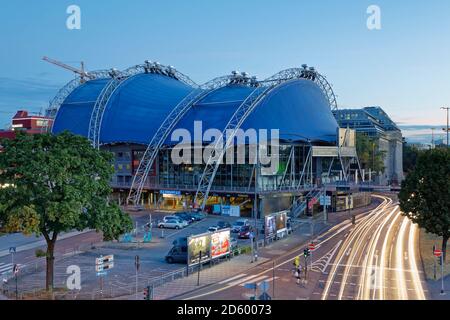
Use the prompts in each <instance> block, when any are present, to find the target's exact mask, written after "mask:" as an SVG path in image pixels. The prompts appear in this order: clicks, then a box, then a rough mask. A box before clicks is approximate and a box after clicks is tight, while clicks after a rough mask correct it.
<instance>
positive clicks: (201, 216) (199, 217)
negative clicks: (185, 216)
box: [190, 212, 206, 221]
mask: <svg viewBox="0 0 450 320" xmlns="http://www.w3.org/2000/svg"><path fill="white" fill-rule="evenodd" d="M190 215H191V217H192V218H194V220H195V221H200V220H203V219H205V218H206V214H204V213H203V212H192V213H190Z"/></svg>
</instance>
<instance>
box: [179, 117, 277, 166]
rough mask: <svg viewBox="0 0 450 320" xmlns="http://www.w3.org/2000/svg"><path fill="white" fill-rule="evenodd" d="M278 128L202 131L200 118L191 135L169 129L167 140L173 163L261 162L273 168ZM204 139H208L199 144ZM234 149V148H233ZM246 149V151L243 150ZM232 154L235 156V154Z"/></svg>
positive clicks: (275, 163) (180, 130) (212, 129)
mask: <svg viewBox="0 0 450 320" xmlns="http://www.w3.org/2000/svg"><path fill="white" fill-rule="evenodd" d="M279 135H280V134H279V129H270V134H269V130H267V129H259V130H256V129H251V128H250V129H247V130H245V131H244V130H243V129H240V128H239V129H229V130H225V134H222V131H220V130H219V129H215V128H209V129H207V130H205V132H203V123H202V121H194V132H193V136H192V134H191V132H190V131H189V130H187V129H176V130H174V131H173V132H172V135H171V141H172V142H176V143H177V144H176V145H175V146H174V148H173V149H172V153H171V160H172V162H173V163H174V164H176V165H180V164H208V163H216V162H220V163H224V164H257V163H259V164H261V165H263V166H266V167H267V166H270V170H271V171H273V172H276V170H277V169H278V165H279V146H280V142H279ZM205 142H207V143H208V142H209V144H207V145H206V146H205V147H203V145H204V143H205ZM235 150H236V152H235ZM247 150H248V154H247ZM235 155H236V156H235Z"/></svg>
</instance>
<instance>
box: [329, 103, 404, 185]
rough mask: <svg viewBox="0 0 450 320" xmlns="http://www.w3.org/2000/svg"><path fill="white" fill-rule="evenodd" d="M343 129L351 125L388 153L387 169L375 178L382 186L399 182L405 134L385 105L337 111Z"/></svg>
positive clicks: (336, 114) (380, 149)
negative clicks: (384, 108) (403, 134)
mask: <svg viewBox="0 0 450 320" xmlns="http://www.w3.org/2000/svg"><path fill="white" fill-rule="evenodd" d="M333 114H334V116H335V118H336V121H337V122H338V124H339V126H340V127H341V128H351V129H354V130H356V132H359V133H362V134H365V135H367V136H368V137H369V138H371V139H374V140H375V141H376V142H377V145H378V151H380V152H383V153H384V154H385V157H384V171H383V172H379V173H377V175H376V176H375V177H374V178H375V181H376V182H377V183H379V184H382V185H389V184H393V185H398V184H400V182H401V181H402V180H403V179H404V176H403V137H402V132H401V130H400V129H399V128H398V127H397V125H396V124H395V123H394V122H393V121H392V120H391V118H390V117H389V116H388V115H387V113H386V112H385V111H384V110H383V109H382V108H381V107H376V106H375V107H365V108H362V109H342V110H336V111H333Z"/></svg>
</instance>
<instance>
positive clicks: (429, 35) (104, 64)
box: [0, 0, 450, 139]
mask: <svg viewBox="0 0 450 320" xmlns="http://www.w3.org/2000/svg"><path fill="white" fill-rule="evenodd" d="M71 4H76V5H79V6H80V7H81V14H82V16H81V19H82V20H81V27H82V29H81V30H68V29H67V28H66V19H67V17H68V14H66V9H67V7H68V6H69V5H71ZM371 4H376V5H378V6H380V8H381V23H382V29H381V30H377V31H370V30H368V29H367V27H366V20H367V17H368V15H367V13H366V9H367V7H368V6H369V5H371ZM0 6H1V7H0V48H1V50H0V70H1V71H0V127H4V125H6V124H7V123H8V122H9V120H10V117H11V116H12V114H13V113H14V111H15V110H17V109H19V108H25V109H29V110H31V111H35V112H37V111H39V110H40V109H41V108H45V106H46V104H47V103H48V101H49V100H50V99H51V98H52V97H53V96H54V95H55V94H56V92H57V90H58V88H59V87H61V86H62V85H64V84H65V83H66V82H68V81H69V80H71V79H72V78H73V75H72V74H71V73H70V72H67V71H65V70H62V69H59V68H57V67H55V66H52V65H50V64H48V63H45V62H43V61H42V60H41V58H42V56H44V55H47V56H49V57H52V58H55V59H59V60H61V61H64V62H67V63H69V64H73V65H77V63H78V62H79V61H81V60H83V61H85V63H86V66H87V68H88V69H90V70H92V69H103V68H110V67H116V68H118V69H122V68H126V67H128V66H131V65H133V64H138V63H141V62H143V61H144V60H145V59H149V60H153V61H159V62H161V63H163V64H170V65H174V66H175V67H176V68H177V69H179V70H180V71H182V72H184V73H186V74H188V75H189V76H190V77H191V78H192V79H193V80H194V81H196V82H198V83H202V82H204V81H207V80H209V79H211V78H213V77H216V76H219V75H223V74H226V73H229V72H230V71H231V70H234V69H237V70H241V71H247V72H249V73H250V74H252V75H256V76H258V77H259V78H265V77H267V76H270V75H272V74H274V73H276V72H277V71H279V70H281V69H284V68H288V67H294V66H299V65H301V64H302V63H307V64H309V65H312V66H315V67H316V68H317V69H318V70H319V71H320V72H321V73H323V74H325V75H326V76H327V78H328V79H329V80H330V82H332V83H333V87H334V90H335V92H336V94H337V95H338V103H339V105H340V106H341V107H359V106H369V105H380V106H382V107H383V108H384V109H385V110H386V111H387V112H388V113H389V114H390V115H391V116H392V118H393V119H394V120H395V121H397V122H398V123H399V124H403V125H408V127H410V129H411V126H412V125H421V126H425V127H422V130H424V131H422V132H419V131H417V132H416V131H414V130H409V131H408V133H407V134H413V133H417V134H422V135H425V137H426V139H428V137H427V135H428V133H427V129H426V128H427V127H429V126H431V125H442V124H444V123H445V114H444V112H443V111H441V110H439V107H440V106H442V105H449V104H450V90H449V89H450V80H449V78H448V75H449V73H450V72H449V71H450V59H449V58H450V37H449V35H450V2H449V1H448V0H430V1H420V2H419V1H407V0H396V1H391V0H383V1H382V0H371V1H365V0H348V1H341V0H317V1H309V0H292V1H291V0H280V1H265V0H259V1H253V0H247V1H242V0H240V1H238V0H226V1H225V0H179V1H178V0H177V1H175V0H164V1H159V0H147V1H144V0H132V1H130V0H129V1H122V0H121V1H119V0H109V1H107V0H96V1H87V0H71V1H64V0H58V1H56V0H54V1H50V0H40V1H24V0H15V1H8V2H5V1H2V4H1V5H0ZM424 128H425V129H424ZM429 131H430V132H431V130H429ZM419 138H420V136H418V139H419Z"/></svg>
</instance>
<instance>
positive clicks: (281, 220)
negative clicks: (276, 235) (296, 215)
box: [275, 211, 287, 232]
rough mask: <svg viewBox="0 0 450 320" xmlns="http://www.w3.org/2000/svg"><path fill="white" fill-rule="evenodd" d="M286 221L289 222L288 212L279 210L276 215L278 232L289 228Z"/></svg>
mask: <svg viewBox="0 0 450 320" xmlns="http://www.w3.org/2000/svg"><path fill="white" fill-rule="evenodd" d="M286 223H287V214H286V212H285V211H283V212H278V213H277V214H276V215H275V224H276V227H277V232H280V231H284V230H286V228H287V225H286Z"/></svg>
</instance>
